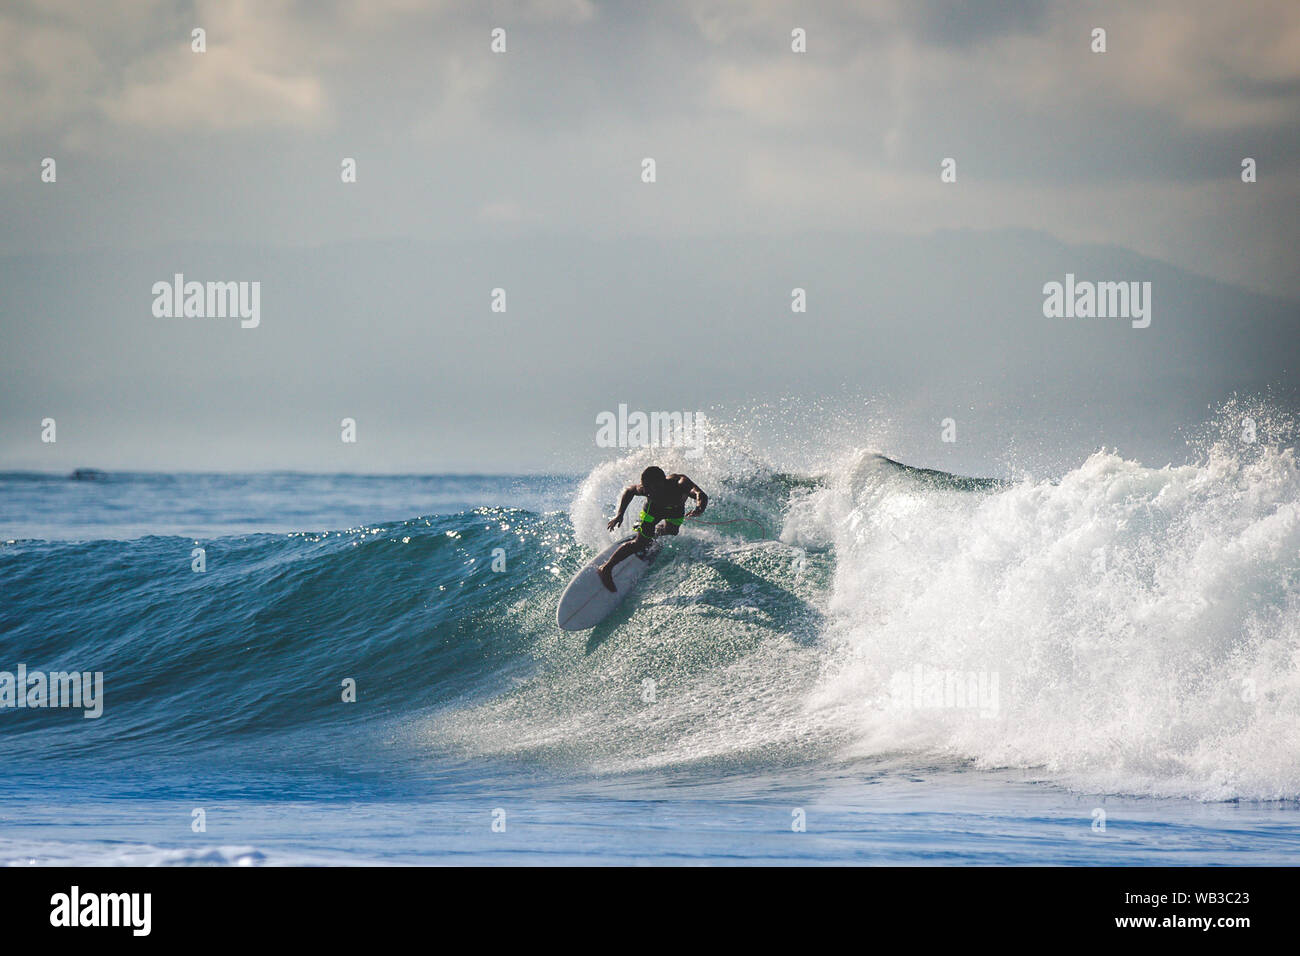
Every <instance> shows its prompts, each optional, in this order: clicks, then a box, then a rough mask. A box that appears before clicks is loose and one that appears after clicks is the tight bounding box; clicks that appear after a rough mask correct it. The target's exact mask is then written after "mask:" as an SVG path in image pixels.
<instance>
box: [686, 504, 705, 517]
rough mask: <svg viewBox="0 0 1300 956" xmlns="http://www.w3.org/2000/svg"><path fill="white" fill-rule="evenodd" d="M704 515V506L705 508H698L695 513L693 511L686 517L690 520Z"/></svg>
mask: <svg viewBox="0 0 1300 956" xmlns="http://www.w3.org/2000/svg"><path fill="white" fill-rule="evenodd" d="M702 514H704V506H703V505H701V506H700V507H698V508H696V509H695V510H694V511H692V512H691V513H690V514H688V515H687V516H686V517H688V518H698V517H699V516H700V515H702Z"/></svg>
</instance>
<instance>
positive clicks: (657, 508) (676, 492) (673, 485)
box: [638, 475, 690, 521]
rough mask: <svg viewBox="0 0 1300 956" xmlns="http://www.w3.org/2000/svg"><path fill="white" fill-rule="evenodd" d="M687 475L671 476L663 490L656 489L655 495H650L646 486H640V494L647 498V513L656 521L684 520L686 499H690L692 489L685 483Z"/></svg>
mask: <svg viewBox="0 0 1300 956" xmlns="http://www.w3.org/2000/svg"><path fill="white" fill-rule="evenodd" d="M683 478H685V475H669V476H668V477H667V480H666V481H665V482H664V487H663V488H662V489H656V491H657V492H658V493H657V494H655V495H651V494H649V492H647V490H646V488H645V486H644V485H639V486H638V487H639V488H640V493H641V494H642V495H644V496H645V511H646V513H647V514H650V515H652V516H653V517H654V519H655V520H656V521H662V520H663V519H665V518H683V517H685V516H686V499H687V498H688V497H690V488H689V486H687V485H686V482H684V481H683Z"/></svg>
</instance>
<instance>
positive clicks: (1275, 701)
mask: <svg viewBox="0 0 1300 956" xmlns="http://www.w3.org/2000/svg"><path fill="white" fill-rule="evenodd" d="M650 460H651V455H650V454H649V452H638V453H634V454H631V455H629V456H627V457H626V458H624V459H622V460H620V461H611V462H607V463H605V464H603V465H601V466H599V467H597V468H596V469H594V470H593V471H592V472H591V473H590V474H589V475H587V476H586V478H585V479H584V480H583V481H581V483H580V484H579V485H578V486H577V489H576V491H575V492H573V493H572V497H571V504H570V506H569V508H568V511H567V513H564V512H543V511H532V510H522V509H510V508H502V507H484V508H474V509H470V510H466V511H463V512H460V513H457V514H452V515H446V516H430V517H421V518H414V519H410V520H405V521H393V522H388V523H385V524H382V525H377V526H374V527H366V528H356V529H351V530H346V531H336V532H329V533H301V532H299V533H289V534H244V535H231V536H225V537H217V538H214V539H211V540H203V541H197V542H196V541H195V540H194V539H192V538H186V537H175V536H154V537H143V538H136V539H132V540H126V541H113V540H98V541H90V542H49V541H37V540H15V541H11V542H8V543H5V544H3V545H0V588H2V589H3V593H4V601H3V604H0V642H2V646H3V647H4V648H5V653H6V655H7V659H6V660H5V661H4V662H0V669H7V670H12V669H13V668H14V667H16V665H17V664H18V663H20V662H21V663H24V664H25V665H26V666H27V668H28V669H29V670H70V669H76V670H83V671H102V672H104V687H105V690H104V717H103V718H101V719H99V720H83V719H81V717H80V716H79V715H78V714H75V713H68V712H58V711H50V710H44V711H40V710H12V711H7V712H5V713H3V714H0V721H2V722H3V723H2V725H0V729H2V730H3V733H2V734H0V753H3V754H5V755H7V756H11V755H14V754H19V753H21V754H23V755H25V756H26V757H28V758H30V759H33V760H43V759H47V758H49V759H55V758H60V759H61V758H65V757H69V756H88V755H94V756H97V757H102V758H104V759H110V758H114V759H116V758H121V759H131V760H137V759H139V758H140V757H141V756H146V755H147V756H154V757H156V756H161V755H173V756H176V755H184V754H193V753H195V752H200V751H208V752H214V751H215V752H221V750H222V749H223V748H226V747H228V746H230V745H232V744H233V743H236V742H240V743H243V744H250V743H251V744H253V745H255V746H261V747H262V748H263V749H264V750H265V751H266V752H268V753H270V752H273V751H275V750H276V749H277V748H280V747H282V746H283V744H282V741H283V740H284V739H285V737H284V735H286V734H289V735H292V734H324V735H326V736H327V737H330V738H331V739H339V738H341V737H349V738H353V737H357V736H361V737H364V738H365V739H366V740H367V741H371V742H373V741H382V742H383V744H384V745H386V746H387V745H392V744H394V743H397V744H399V745H401V746H402V747H407V748H415V750H417V751H418V752H421V753H429V754H436V755H441V757H442V758H445V759H449V760H450V759H455V760H461V759H465V760H471V761H476V760H483V759H491V760H499V759H505V760H509V761H522V762H526V763H527V764H528V765H532V766H535V765H543V766H547V767H551V768H555V769H558V770H561V771H564V772H581V773H586V774H597V775H599V774H619V773H627V772H636V771H643V770H653V769H660V768H688V767H691V768H713V769H715V770H717V771H720V772H725V771H730V770H761V769H763V768H773V767H791V766H807V765H823V766H829V765H836V766H839V765H841V764H843V763H844V762H846V761H847V762H848V765H850V766H857V765H858V764H859V763H861V762H863V761H865V762H869V763H875V764H879V765H882V766H891V767H894V766H903V767H911V768H931V769H933V768H935V767H942V768H946V769H947V770H949V771H952V772H963V773H966V772H973V773H978V772H980V771H981V770H983V769H991V768H1019V769H1023V770H1025V771H1028V772H1029V773H1030V774H1031V775H1033V776H1036V777H1039V778H1041V779H1045V780H1051V781H1055V782H1059V783H1062V784H1065V785H1068V786H1072V787H1077V788H1079V789H1083V790H1087V791H1089V792H1109V793H1127V794H1153V795H1162V796H1169V795H1178V796H1190V797H1195V798H1198V799H1208V800H1221V799H1232V798H1248V799H1295V798H1297V797H1300V734H1297V733H1296V728H1297V727H1298V726H1300V494H1298V492H1300V474H1298V472H1297V466H1296V462H1295V459H1294V456H1293V453H1292V452H1291V451H1289V450H1279V449H1278V448H1276V447H1270V446H1266V445H1262V444H1261V445H1258V446H1252V447H1251V448H1250V449H1249V450H1248V452H1242V451H1233V450H1230V448H1229V446H1228V445H1225V444H1223V443H1218V444H1216V445H1214V447H1212V448H1211V449H1210V450H1208V451H1207V453H1206V454H1205V455H1204V456H1203V460H1202V461H1201V462H1200V463H1199V464H1195V465H1186V466H1178V467H1165V468H1150V467H1147V466H1144V465H1141V464H1139V463H1137V462H1133V461H1126V460H1124V459H1123V458H1121V457H1119V456H1117V455H1115V454H1113V453H1109V452H1104V451H1103V452H1098V453H1096V454H1093V455H1092V456H1091V457H1089V458H1088V459H1087V460H1086V461H1084V462H1083V463H1082V464H1080V465H1079V466H1078V467H1077V468H1075V469H1074V470H1072V471H1070V472H1068V473H1067V474H1065V475H1063V476H1061V477H1059V478H1056V479H1054V480H1050V481H1049V480H1033V479H1022V480H1018V481H1012V482H1002V481H987V480H977V479H969V478H962V477H960V476H952V475H945V474H943V473H942V472H934V471H926V470H921V469H913V468H909V467H907V466H905V465H901V464H899V463H897V462H893V461H891V460H889V459H888V458H885V457H883V456H881V455H878V454H875V453H872V452H869V451H865V450H853V451H851V452H848V453H846V454H844V455H842V456H841V457H840V459H839V460H838V461H837V462H836V463H835V464H833V465H831V466H827V467H825V468H823V469H820V470H819V471H818V472H817V473H816V474H810V475H809V474H805V475H794V474H788V473H782V472H780V471H777V470H775V469H773V468H771V467H769V466H767V465H765V464H764V463H763V461H762V459H761V456H758V455H756V454H754V453H753V452H752V450H741V449H740V447H739V446H738V445H736V444H734V443H729V442H724V441H713V442H711V443H709V444H708V445H707V446H706V448H705V449H704V451H703V453H702V454H700V455H699V457H697V458H691V459H679V458H675V457H674V456H673V455H672V454H666V453H663V452H660V453H659V454H657V455H656V456H655V460H657V461H659V462H661V463H663V464H664V465H665V466H666V467H669V468H671V469H673V470H683V471H686V472H687V473H689V474H690V475H691V476H692V477H694V478H695V479H696V480H697V481H699V482H700V483H701V484H702V485H704V486H705V487H706V488H707V489H708V490H709V492H710V495H711V496H712V497H713V499H714V501H715V504H714V505H713V506H711V507H710V509H709V511H708V514H707V516H706V518H707V520H708V522H709V523H708V524H705V523H704V522H697V523H695V524H694V525H692V526H689V530H688V533H687V534H684V535H682V536H681V537H680V538H679V539H677V540H673V541H671V542H669V543H668V544H667V545H666V548H665V553H664V557H663V559H662V560H661V561H659V562H658V564H657V566H656V568H655V569H654V570H653V571H652V573H651V574H650V575H649V576H648V577H647V579H646V581H645V582H644V584H643V586H642V588H641V589H640V590H639V591H638V593H637V594H636V595H635V596H634V597H633V598H631V599H630V600H629V601H628V602H627V603H626V605H625V606H624V607H622V608H620V610H619V611H618V612H617V613H616V614H615V615H614V617H613V618H611V619H610V620H609V621H607V622H606V623H604V624H602V625H601V626H600V627H599V628H597V629H595V630H594V631H591V632H586V633H581V634H570V633H564V632H560V631H558V630H557V629H556V628H555V626H554V610H555V602H556V600H557V599H558V597H559V594H560V591H561V590H562V589H563V586H564V583H565V582H566V581H567V580H568V578H569V576H570V575H572V574H573V573H574V572H576V570H577V569H578V568H579V567H580V566H581V564H582V563H583V561H585V560H586V559H587V558H588V557H589V556H590V554H591V553H592V549H594V548H597V547H599V546H601V545H602V544H603V543H604V542H605V541H607V540H608V535H607V532H606V531H605V530H604V522H605V520H607V515H608V513H609V509H610V507H611V503H612V502H613V501H614V500H615V499H616V497H617V494H618V490H619V489H620V488H621V486H622V485H623V484H624V483H626V481H627V480H628V479H629V477H630V476H632V475H635V474H636V473H637V472H639V470H640V469H641V468H642V467H644V465H645V464H647V463H649V461H650ZM205 480H209V481H213V480H215V479H212V478H211V477H210V476H209V478H207V479H205ZM349 480H356V479H349ZM120 491H121V489H120V488H119V489H118V491H117V492H116V493H120ZM196 545H202V546H203V547H205V548H206V562H207V570H206V571H205V572H203V573H196V572H194V571H193V570H192V569H191V560H192V558H191V551H192V549H193V548H194V547H196ZM494 560H495V561H496V563H497V567H498V568H499V567H500V562H501V561H502V560H504V562H505V564H504V569H503V570H494V568H493V564H494ZM347 678H351V679H352V680H355V681H356V684H357V694H358V704H356V705H348V704H344V703H342V702H341V684H342V682H343V681H344V680H345V679H347ZM379 749H380V750H382V747H381V748H379ZM403 752H406V751H405V750H404V751H403Z"/></svg>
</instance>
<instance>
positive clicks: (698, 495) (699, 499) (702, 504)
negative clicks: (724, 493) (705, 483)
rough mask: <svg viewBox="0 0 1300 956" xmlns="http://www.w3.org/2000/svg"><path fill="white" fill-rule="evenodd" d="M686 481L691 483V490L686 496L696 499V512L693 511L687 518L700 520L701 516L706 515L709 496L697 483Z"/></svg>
mask: <svg viewBox="0 0 1300 956" xmlns="http://www.w3.org/2000/svg"><path fill="white" fill-rule="evenodd" d="M686 480H687V481H690V483H691V488H690V490H689V491H687V492H686V495H687V497H688V498H694V499H695V510H694V511H692V512H691V513H690V514H688V515H687V516H686V517H688V518H698V517H699V516H700V515H702V514H704V509H705V508H706V507H707V506H708V504H709V496H708V495H706V494H705V493H704V489H703V488H701V487H700V486H699V485H697V484H696V483H695V482H693V481H691V479H689V478H687V479H686Z"/></svg>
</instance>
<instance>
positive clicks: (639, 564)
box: [555, 535, 659, 631]
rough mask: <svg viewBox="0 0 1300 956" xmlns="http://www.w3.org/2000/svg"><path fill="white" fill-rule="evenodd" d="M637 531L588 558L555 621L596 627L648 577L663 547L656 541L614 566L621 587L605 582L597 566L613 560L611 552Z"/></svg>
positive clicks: (564, 596) (564, 625)
mask: <svg viewBox="0 0 1300 956" xmlns="http://www.w3.org/2000/svg"><path fill="white" fill-rule="evenodd" d="M635 537H636V535H632V537H629V538H624V539H623V540H622V541H616V542H615V543H614V544H611V545H610V546H609V547H608V548H606V549H605V550H604V551H602V552H600V554H598V555H596V556H595V557H594V558H592V559H591V560H590V561H588V562H587V565H586V567H584V568H583V569H582V570H581V571H579V572H578V573H577V574H575V575H574V576H573V580H572V581H570V582H569V586H568V587H567V588H565V589H564V593H563V594H562V595H560V606H559V607H558V608H556V610H555V623H557V624H559V625H560V627H561V628H562V629H564V630H566V631H585V630H586V629H587V628H589V627H595V626H596V625H597V624H599V623H600V622H601V621H603V620H604V619H605V618H606V617H608V616H609V613H610V612H611V611H613V610H614V608H616V607H618V605H619V604H620V603H621V602H622V600H623V598H625V597H627V596H628V595H629V594H631V593H632V590H633V589H634V588H635V587H636V586H637V584H639V583H640V581H641V579H642V578H643V577H645V573H646V572H647V571H648V570H650V564H651V563H652V562H653V561H654V556H655V553H656V552H657V551H658V550H659V545H658V543H657V542H656V543H655V544H652V545H651V546H650V548H649V549H648V550H647V551H646V552H645V553H644V554H634V555H632V556H631V557H630V558H626V559H624V560H623V561H620V562H619V563H618V564H616V565H615V566H614V571H613V577H614V585H615V587H617V588H618V590H617V591H611V590H610V589H609V588H607V587H605V585H604V584H602V583H601V580H600V575H599V574H597V573H596V568H597V567H599V566H600V565H602V564H604V563H605V562H606V561H608V560H609V556H610V555H611V554H613V553H614V552H615V551H616V550H618V548H620V547H621V546H622V545H623V544H625V543H626V542H628V541H632V540H634V539H635Z"/></svg>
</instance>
